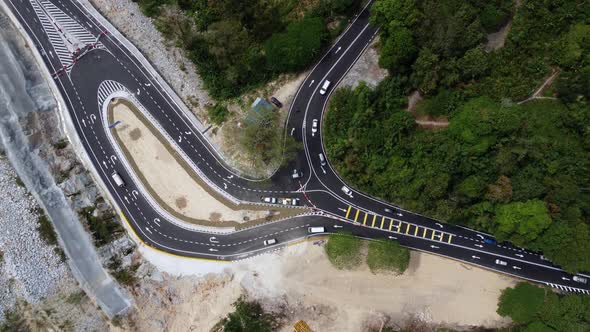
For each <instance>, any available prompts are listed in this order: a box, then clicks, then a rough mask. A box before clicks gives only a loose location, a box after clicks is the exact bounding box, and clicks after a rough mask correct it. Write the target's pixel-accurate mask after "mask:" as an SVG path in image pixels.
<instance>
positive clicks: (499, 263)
mask: <svg viewBox="0 0 590 332" xmlns="http://www.w3.org/2000/svg"><path fill="white" fill-rule="evenodd" d="M496 264H498V265H502V266H506V265H508V263H506V262H505V261H503V260H499V259H496Z"/></svg>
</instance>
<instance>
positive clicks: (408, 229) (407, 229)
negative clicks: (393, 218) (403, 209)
mask: <svg viewBox="0 0 590 332" xmlns="http://www.w3.org/2000/svg"><path fill="white" fill-rule="evenodd" d="M400 225H401V224H400ZM407 225H408V227H406V234H408V232H409V231H410V224H407Z"/></svg>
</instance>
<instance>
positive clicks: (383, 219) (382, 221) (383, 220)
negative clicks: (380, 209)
mask: <svg viewBox="0 0 590 332" xmlns="http://www.w3.org/2000/svg"><path fill="white" fill-rule="evenodd" d="M384 223H385V216H383V217H381V227H379V228H381V229H383V224H384Z"/></svg>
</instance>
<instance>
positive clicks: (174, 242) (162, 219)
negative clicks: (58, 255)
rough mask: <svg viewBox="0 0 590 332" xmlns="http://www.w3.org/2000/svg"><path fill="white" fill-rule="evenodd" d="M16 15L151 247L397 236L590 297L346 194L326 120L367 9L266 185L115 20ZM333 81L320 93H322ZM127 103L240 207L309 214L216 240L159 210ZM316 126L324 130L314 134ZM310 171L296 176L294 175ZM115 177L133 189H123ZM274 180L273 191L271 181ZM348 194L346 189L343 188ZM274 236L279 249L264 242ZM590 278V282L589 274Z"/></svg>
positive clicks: (72, 4)
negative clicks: (224, 153)
mask: <svg viewBox="0 0 590 332" xmlns="http://www.w3.org/2000/svg"><path fill="white" fill-rule="evenodd" d="M3 1H5V2H6V3H7V5H8V7H9V9H10V10H11V11H12V13H13V14H14V16H16V18H17V19H18V21H19V23H20V24H21V26H22V27H23V28H24V29H25V31H26V33H27V34H28V35H29V36H30V37H31V39H32V40H33V43H34V44H35V45H34V46H35V47H36V48H37V49H38V51H39V53H40V54H41V55H42V58H43V62H44V64H45V66H47V68H48V69H49V71H50V72H51V73H53V74H54V75H53V76H54V83H55V84H56V86H57V88H58V89H59V91H60V93H61V95H62V97H63V99H64V101H65V103H66V105H65V106H66V107H67V109H68V112H69V115H70V117H71V119H72V122H73V125H74V127H75V130H76V132H77V133H78V136H79V137H80V140H81V142H82V144H83V146H84V149H85V150H86V153H87V154H88V156H89V158H90V160H91V162H92V164H93V166H94V168H95V170H96V173H97V174H98V176H100V178H101V179H102V181H103V182H104V184H105V185H106V187H107V188H108V190H109V191H110V193H111V196H112V197H113V199H114V200H115V201H116V203H117V205H118V206H119V207H120V208H121V210H122V213H123V214H124V215H125V216H126V218H127V219H128V222H129V224H130V226H131V227H132V229H133V231H134V232H135V233H136V235H137V236H138V237H139V238H140V239H141V240H142V241H143V242H144V243H146V244H147V245H149V246H152V247H154V248H157V249H159V250H164V251H166V252H169V253H173V254H177V255H182V256H190V257H203V258H212V259H221V260H234V259H240V258H244V257H248V256H251V255H255V254H257V253H260V252H264V251H267V250H271V249H275V248H277V247H281V246H284V245H285V244H287V243H289V242H293V241H296V240H299V239H301V238H304V237H306V236H309V235H310V234H309V233H308V230H307V228H308V227H309V226H324V227H325V229H326V232H327V233H331V232H335V231H339V230H348V231H351V232H353V233H354V234H355V235H358V236H361V237H365V238H384V239H392V240H398V241H399V242H400V243H401V244H402V245H404V246H407V247H410V248H413V249H417V250H422V251H426V252H431V253H435V254H438V255H442V256H446V257H450V258H453V259H457V260H461V261H464V262H467V263H470V264H474V265H478V266H482V267H485V268H488V269H492V270H495V271H498V272H502V273H506V274H510V275H514V276H518V277H521V278H526V279H529V280H533V281H537V282H540V283H545V284H549V285H551V286H554V287H557V288H561V289H564V290H569V291H576V292H582V293H586V294H590V281H588V283H582V282H576V281H575V280H573V276H571V275H569V274H567V273H565V272H564V271H562V270H561V269H559V268H558V267H556V266H554V265H552V264H551V263H550V262H548V261H546V260H544V259H542V257H541V256H540V255H539V254H537V253H532V252H529V251H526V250H523V249H521V248H516V247H514V246H512V245H510V244H496V243H494V241H493V238H492V237H491V236H489V235H487V234H482V233H480V232H477V231H473V230H470V229H466V228H462V227H458V226H453V225H448V224H443V223H441V222H439V221H436V220H432V219H430V218H427V217H425V216H421V215H419V214H414V213H411V212H409V211H404V210H401V209H399V208H397V207H395V206H391V205H390V204H387V203H385V202H383V201H380V200H379V199H376V198H373V197H370V196H368V195H365V194H363V193H361V192H358V191H356V190H354V189H353V190H351V192H350V193H345V192H344V191H343V190H342V189H341V188H342V187H343V186H344V185H345V183H344V181H343V180H342V179H341V178H340V177H339V176H338V174H337V173H336V172H335V171H334V169H333V168H332V167H331V166H330V163H329V161H325V162H322V161H321V160H320V157H319V155H320V154H323V155H324V156H325V155H326V154H325V151H324V146H323V142H322V136H321V123H322V120H323V114H324V111H325V109H326V105H327V102H328V100H329V97H330V94H331V93H332V91H334V88H335V87H336V86H337V85H338V82H339V81H340V80H341V79H342V78H343V77H344V76H345V74H346V73H347V72H348V70H349V69H350V68H351V67H352V65H353V64H354V63H355V62H356V60H357V59H358V57H360V55H361V54H362V53H363V51H364V50H365V49H366V48H367V47H368V45H369V44H370V42H371V40H372V38H373V37H374V36H375V34H376V33H377V27H374V26H372V25H370V24H369V7H370V5H371V2H369V4H367V6H366V7H365V8H363V9H362V11H361V12H360V13H359V14H358V15H357V16H355V18H354V20H353V21H352V22H351V24H350V26H349V27H348V28H347V29H346V30H345V31H344V33H343V34H342V35H341V36H340V37H339V39H338V40H337V41H336V42H335V43H334V44H333V46H332V47H331V48H330V49H329V50H328V51H327V52H326V53H325V55H324V56H323V57H322V58H321V59H320V60H319V62H318V63H317V64H316V65H315V66H314V67H313V69H312V70H311V71H310V73H309V75H308V77H306V79H305V80H304V82H303V83H302V84H301V86H300V88H299V90H298V91H297V94H296V96H295V99H294V101H293V103H292V106H291V108H290V109H289V116H288V118H287V121H286V128H287V130H286V135H293V136H294V137H295V138H296V139H297V140H299V141H301V142H302V143H303V147H304V148H303V149H302V150H301V151H300V152H299V153H298V155H297V158H295V160H294V161H292V162H290V163H289V164H288V165H287V166H285V167H283V168H281V169H279V170H277V172H276V173H275V174H274V175H273V176H272V177H271V179H270V181H265V183H261V182H260V181H257V180H254V179H248V178H245V177H241V176H240V175H239V174H238V173H237V172H235V171H234V170H232V169H231V168H230V167H228V166H227V165H226V164H225V163H224V162H223V160H222V159H221V158H220V157H219V155H218V154H217V152H216V150H215V149H214V148H213V147H212V146H211V145H210V144H209V142H208V141H207V139H206V138H205V137H204V136H203V134H202V133H201V131H200V128H201V127H200V124H199V123H195V121H194V119H192V118H191V117H190V116H187V115H186V113H185V112H184V111H183V106H182V105H179V104H178V102H177V101H178V98H177V97H175V96H174V95H172V92H171V90H170V89H169V88H168V87H167V86H165V83H162V81H161V80H160V79H159V78H157V77H155V76H154V74H152V73H153V71H152V70H150V69H149V68H147V66H149V64H148V65H147V66H146V62H145V60H144V59H143V57H142V56H141V55H140V54H138V53H137V52H135V50H133V49H130V48H129V47H128V45H129V44H128V41H126V40H124V39H123V37H122V36H121V35H120V34H118V33H116V31H114V30H113V29H114V28H113V27H112V26H110V24H107V23H105V21H104V20H103V19H102V18H100V17H98V16H96V15H97V14H96V13H95V12H90V11H89V10H88V8H86V7H85V5H83V4H81V3H79V2H77V1H75V0H3ZM326 80H329V81H331V82H332V83H331V85H330V87H329V88H328V89H327V92H326V93H325V94H321V93H320V92H319V90H320V89H321V85H322V84H323V83H324V82H325V81H326ZM121 95H123V96H128V98H129V99H130V100H131V101H132V102H134V103H136V104H137V105H138V107H139V108H140V109H141V110H142V111H143V112H145V113H144V114H145V116H146V118H148V119H151V121H153V123H154V125H155V126H156V127H157V128H158V129H159V130H160V131H161V133H162V134H163V135H164V136H165V137H166V138H167V139H168V140H169V142H170V144H172V145H173V146H174V147H175V148H176V149H177V150H178V151H179V153H180V154H181V156H183V157H184V158H185V159H186V161H187V162H188V163H189V164H190V165H191V167H193V169H194V171H195V172H196V173H197V174H199V176H200V177H201V178H202V179H203V180H204V181H205V182H206V183H207V184H208V185H209V186H211V188H213V189H214V190H216V191H217V192H219V193H220V194H221V195H224V196H225V197H226V198H227V199H229V200H232V201H234V202H240V203H249V204H262V203H261V201H260V197H261V196H270V197H293V198H299V199H300V200H301V202H303V203H304V204H305V205H307V206H308V207H312V209H311V211H312V212H309V211H310V210H309V209H301V215H299V216H296V217H293V218H290V219H286V220H282V221H276V222H272V223H267V224H264V225H259V226H255V227H252V228H247V229H244V230H240V231H235V232H229V233H220V234H217V233H216V234H213V233H211V232H207V231H204V230H198V229H195V228H191V227H188V226H186V224H184V223H183V222H182V221H180V220H176V219H175V218H174V217H173V216H171V215H169V214H167V213H166V212H165V211H164V210H163V209H162V208H160V207H159V206H157V204H156V203H154V202H155V200H154V199H153V197H150V196H149V193H148V192H147V191H146V190H144V187H143V185H142V184H141V183H140V182H139V181H137V179H138V177H137V175H136V174H134V173H133V170H132V168H130V167H128V163H127V162H126V160H125V157H124V155H122V154H121V153H120V148H119V147H118V146H116V143H115V140H113V137H112V130H113V129H111V128H110V125H111V124H109V123H108V121H107V119H106V116H105V109H106V108H105V107H104V106H105V105H106V104H107V103H108V102H109V101H110V100H111V99H112V98H114V97H115V96H121ZM314 119H315V120H317V122H318V123H319V125H318V126H317V132H315V133H312V129H311V128H312V126H313V122H314ZM294 169H296V170H300V171H302V172H303V174H304V176H303V178H301V179H297V180H293V179H292V178H291V174H292V173H293V170H294ZM113 172H117V173H119V174H120V176H121V177H122V178H123V179H124V181H125V183H126V185H125V186H122V187H119V186H117V185H116V184H115V183H114V180H113V177H112V176H111V174H112V173H113ZM268 182H270V183H271V184H270V186H269V185H268ZM348 187H350V186H348ZM271 238H275V239H277V244H276V245H273V246H264V244H263V241H264V240H266V239H271ZM588 279H590V277H589V278H588Z"/></svg>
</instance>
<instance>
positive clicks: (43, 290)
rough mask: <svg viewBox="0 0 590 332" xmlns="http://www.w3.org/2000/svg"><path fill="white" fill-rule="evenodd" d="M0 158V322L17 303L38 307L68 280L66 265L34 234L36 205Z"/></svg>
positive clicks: (14, 174) (11, 170)
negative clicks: (23, 302)
mask: <svg viewBox="0 0 590 332" xmlns="http://www.w3.org/2000/svg"><path fill="white" fill-rule="evenodd" d="M16 176H17V175H16V172H15V171H14V169H13V168H12V166H11V165H10V163H9V161H8V160H7V159H6V158H5V157H1V158H0V203H1V204H0V251H1V252H2V259H1V260H0V321H1V320H2V319H3V315H4V311H5V309H9V308H12V306H13V305H14V303H15V302H16V300H17V299H21V298H22V299H24V300H26V301H27V302H29V303H32V304H35V303H38V302H39V301H40V300H42V299H43V298H46V297H49V296H51V295H54V294H57V293H58V292H59V291H60V288H61V285H63V283H64V280H72V277H71V275H70V274H69V270H68V267H67V265H66V264H65V263H64V262H62V261H61V258H60V257H59V256H58V255H57V254H56V253H55V251H54V248H55V247H52V246H49V245H47V244H46V243H45V242H44V240H43V239H41V237H40V235H39V232H38V231H37V225H38V222H37V218H38V215H37V213H36V212H34V211H35V210H36V209H37V208H39V205H38V204H37V202H36V200H35V198H34V197H33V196H32V195H30V194H29V193H28V192H27V190H26V189H25V188H24V187H22V186H19V185H18V184H17V181H16Z"/></svg>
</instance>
